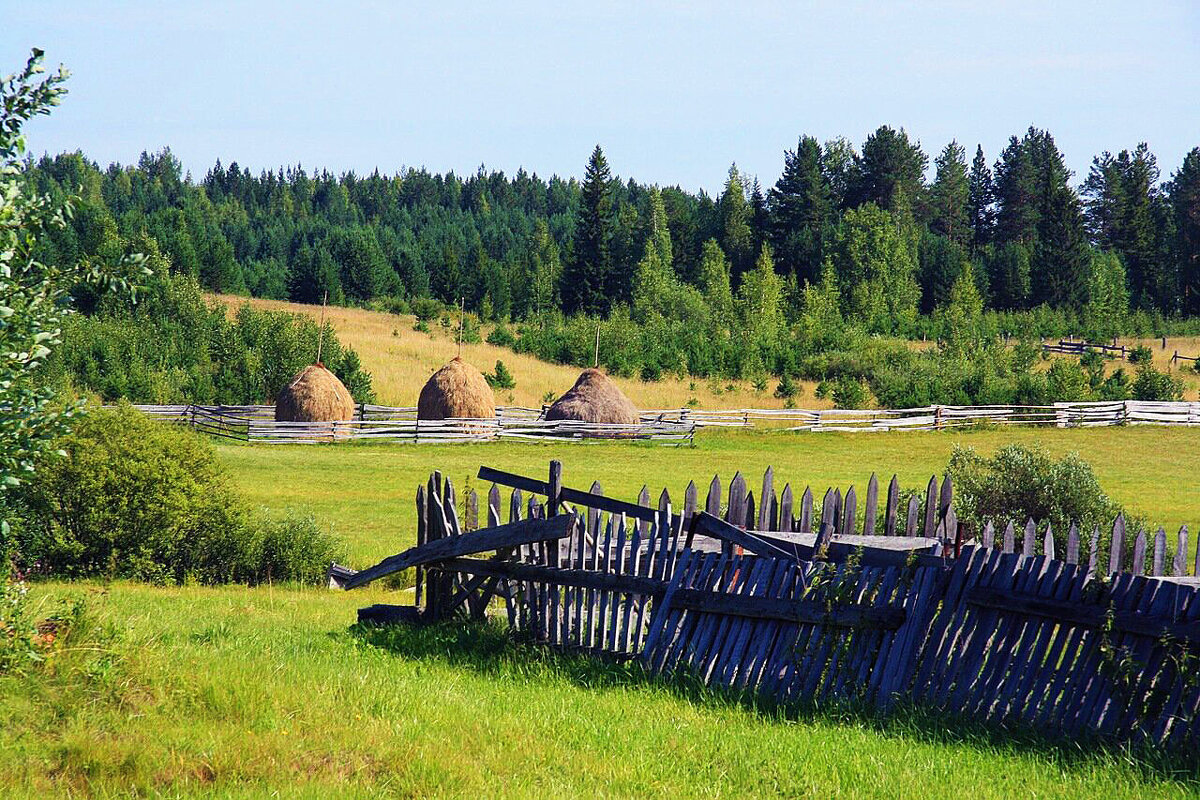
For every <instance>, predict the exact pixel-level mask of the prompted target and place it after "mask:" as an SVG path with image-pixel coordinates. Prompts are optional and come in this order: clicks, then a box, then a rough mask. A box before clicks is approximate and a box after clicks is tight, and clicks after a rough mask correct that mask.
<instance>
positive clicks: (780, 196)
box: [767, 136, 834, 281]
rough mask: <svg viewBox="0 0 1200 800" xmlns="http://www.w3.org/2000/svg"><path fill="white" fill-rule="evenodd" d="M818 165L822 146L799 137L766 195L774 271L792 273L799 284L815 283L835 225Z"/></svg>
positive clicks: (823, 177) (826, 180)
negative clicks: (828, 239)
mask: <svg viewBox="0 0 1200 800" xmlns="http://www.w3.org/2000/svg"><path fill="white" fill-rule="evenodd" d="M821 161H822V158H821V145H820V144H818V143H817V140H816V139H814V138H813V137H811V136H802V137H801V138H800V142H799V144H797V145H796V149H795V150H788V151H785V152H784V154H783V174H782V175H781V176H780V177H779V180H778V181H776V183H775V186H774V187H772V189H771V191H770V193H769V194H768V201H767V202H768V208H769V209H770V220H771V224H770V239H771V245H772V248H773V250H774V255H775V262H776V265H777V268H779V269H780V271H781V272H784V273H795V274H796V276H797V278H798V279H800V280H802V281H803V280H808V281H815V280H816V278H817V275H818V272H819V270H820V266H821V263H822V261H823V260H824V256H823V253H824V246H825V241H826V239H827V238H828V237H829V234H830V231H831V229H832V227H833V223H834V209H833V205H832V203H831V202H830V196H829V190H830V188H829V181H828V179H827V178H826V176H825V173H824V171H823V169H822V164H821Z"/></svg>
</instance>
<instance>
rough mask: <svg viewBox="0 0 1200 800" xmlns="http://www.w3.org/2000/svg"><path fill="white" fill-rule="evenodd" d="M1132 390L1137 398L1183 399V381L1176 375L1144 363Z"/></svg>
mask: <svg viewBox="0 0 1200 800" xmlns="http://www.w3.org/2000/svg"><path fill="white" fill-rule="evenodd" d="M1132 391H1133V397H1134V399H1135V400H1181V399H1182V398H1183V381H1182V380H1180V379H1179V378H1176V377H1175V376H1174V375H1170V374H1168V373H1166V372H1159V371H1158V370H1156V369H1155V368H1154V367H1152V366H1150V365H1149V364H1143V365H1142V366H1141V367H1139V368H1138V372H1137V379H1136V380H1135V381H1134V382H1133V387H1132Z"/></svg>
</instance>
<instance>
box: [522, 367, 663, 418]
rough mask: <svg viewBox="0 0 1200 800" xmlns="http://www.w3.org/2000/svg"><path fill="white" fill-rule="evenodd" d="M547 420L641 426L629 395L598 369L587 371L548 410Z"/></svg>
mask: <svg viewBox="0 0 1200 800" xmlns="http://www.w3.org/2000/svg"><path fill="white" fill-rule="evenodd" d="M546 419H547V420H557V419H570V420H579V421H580V422H595V423H600V424H603V425H637V424H638V422H640V421H641V418H640V417H639V416H638V411H637V409H636V408H634V406H633V403H631V402H629V398H628V397H626V396H625V393H624V392H622V391H621V390H620V389H618V388H617V385H616V384H615V383H613V382H612V380H611V379H610V378H609V377H608V376H607V375H605V374H604V373H603V372H601V371H600V370H598V369H590V368H589V369H585V370H584V371H583V372H582V373H580V375H579V379H578V380H577V381H575V385H574V386H572V387H571V389H570V390H569V391H568V392H567V393H566V394H564V395H563V396H562V397H560V398H558V399H557V400H555V401H554V405H552V406H550V408H549V409H548V410H547V411H546Z"/></svg>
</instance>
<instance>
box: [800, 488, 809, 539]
mask: <svg viewBox="0 0 1200 800" xmlns="http://www.w3.org/2000/svg"><path fill="white" fill-rule="evenodd" d="M812 519H813V493H812V489H810V488H809V487H807V486H805V487H804V494H802V495H801V496H800V527H799V528H798V530H800V531H801V532H802V533H812V529H813V526H812Z"/></svg>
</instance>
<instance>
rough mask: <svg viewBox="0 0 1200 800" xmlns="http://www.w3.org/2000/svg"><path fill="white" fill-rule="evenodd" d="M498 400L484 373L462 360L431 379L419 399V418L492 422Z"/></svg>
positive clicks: (459, 359) (458, 358)
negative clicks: (486, 420)
mask: <svg viewBox="0 0 1200 800" xmlns="http://www.w3.org/2000/svg"><path fill="white" fill-rule="evenodd" d="M495 416H496V397H495V395H493V394H492V387H491V386H488V382H487V381H486V380H484V378H483V373H481V372H480V371H479V370H477V369H475V368H474V367H472V366H471V365H470V364H468V363H467V362H465V361H463V360H462V358H461V357H459V356H455V357H454V358H453V359H451V361H450V363H449V364H447V365H446V366H444V367H442V368H441V369H439V370H438V371H437V372H435V373H433V375H431V376H430V378H429V380H428V381H426V382H425V385H424V386H423V387H421V396H420V397H419V398H418V399H417V419H492V418H493V417H495Z"/></svg>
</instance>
